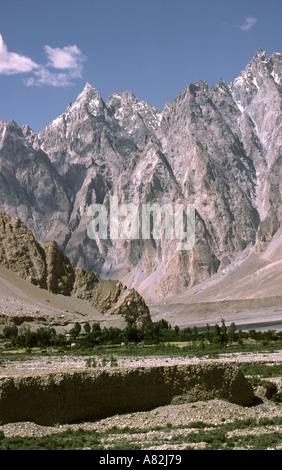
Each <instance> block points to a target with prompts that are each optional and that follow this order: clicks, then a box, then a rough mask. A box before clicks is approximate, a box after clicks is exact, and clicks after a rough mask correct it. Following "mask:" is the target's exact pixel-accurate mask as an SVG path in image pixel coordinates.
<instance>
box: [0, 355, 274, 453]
mask: <svg viewBox="0 0 282 470" xmlns="http://www.w3.org/2000/svg"><path fill="white" fill-rule="evenodd" d="M97 359H98V358H97ZM116 359H117V363H118V366H119V367H123V366H128V365H130V366H137V365H140V364H141V362H142V365H143V366H149V365H152V362H153V361H154V364H156V365H157V364H171V363H187V362H189V363H191V362H198V361H207V360H208V361H217V362H218V361H223V362H235V363H236V364H238V365H239V366H244V365H245V366H246V365H248V364H249V365H252V366H254V365H255V364H257V365H264V366H265V365H266V366H274V367H276V369H277V367H278V370H279V369H280V370H281V374H279V373H278V374H277V373H276V374H275V376H273V377H270V378H265V377H264V380H270V381H271V382H274V383H275V384H276V385H277V388H278V390H279V391H281V390H282V350H281V351H275V352H261V353H257V354H256V353H248V352H245V353H232V354H228V353H224V354H219V355H218V357H217V358H216V359H205V358H201V359H199V358H185V357H180V356H179V357H174V358H172V357H165V356H163V357H142V358H138V357H117V358H116ZM86 361H87V357H86V356H76V357H73V356H68V357H67V356H63V357H55V356H54V357H52V356H45V357H40V358H36V360H35V359H33V360H30V361H25V362H24V363H23V362H21V361H12V362H11V363H10V361H9V360H7V361H5V368H4V370H5V372H4V370H3V369H2V371H3V373H4V374H5V375H6V374H8V372H9V370H10V372H11V375H18V374H19V375H20V374H21V370H24V369H26V368H29V369H30V371H31V370H32V369H33V370H34V371H36V370H38V369H41V370H42V369H44V368H46V369H48V370H49V369H50V370H58V369H62V368H63V369H68V368H71V369H74V368H79V369H81V368H83V367H86ZM2 365H3V364H2ZM98 366H99V365H98ZM258 377H259V373H258ZM1 431H2V433H4V436H5V441H7V442H10V444H9V445H12V444H11V443H12V442H13V440H12V439H13V438H15V437H16V436H17V438H18V439H20V438H22V446H23V448H25V446H26V445H27V442H29V445H32V442H34V445H35V448H38V447H37V445H38V442H39V441H40V439H42V440H44V442H45V441H46V442H47V444H42V443H41V445H43V446H44V445H47V448H50V447H48V445H49V446H51V448H52V445H54V446H55V445H56V446H57V445H58V444H54V442H55V441H56V439H59V438H60V436H64V435H65V434H64V433H65V432H66V431H67V436H68V440H70V439H73V445H74V448H76V449H93V450H95V449H96V450H98V449H103V450H127V449H141V450H192V449H195V450H197V449H200V450H208V449H212V450H217V449H219V450H221V449H233V450H241V449H254V450H258V449H267V450H274V449H275V450H278V449H279V450H281V449H282V403H281V401H280V402H279V401H273V400H270V399H267V398H265V397H263V398H261V399H260V400H258V403H257V404H256V405H255V406H252V407H242V406H239V405H235V404H232V403H229V402H226V401H223V400H209V401H198V402H195V403H187V404H181V405H168V406H162V407H158V408H155V409H153V410H151V411H146V412H135V413H129V414H123V415H116V416H112V417H109V418H106V419H102V420H99V421H96V422H83V423H78V424H68V425H57V426H41V425H37V424H35V423H31V422H22V423H10V424H6V425H2V426H0V433H1ZM79 436H80V438H81V439H82V440H79ZM81 436H83V437H81ZM48 438H49V439H52V442H53V444H52V443H51V441H49V444H48ZM9 440H10V441H9ZM28 440H29V441H28ZM3 442H4V441H3ZM42 442H43V441H42ZM75 442H76V443H75ZM0 443H1V441H0ZM64 445H65V444H64ZM11 448H12V447H11ZM72 448H73V447H72Z"/></svg>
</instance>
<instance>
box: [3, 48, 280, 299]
mask: <svg viewBox="0 0 282 470" xmlns="http://www.w3.org/2000/svg"><path fill="white" fill-rule="evenodd" d="M280 77H281V54H278V53H274V54H272V55H271V56H269V55H268V54H267V53H266V52H265V51H263V50H259V51H258V52H257V53H256V54H255V56H254V57H253V58H252V60H251V61H250V63H249V64H248V65H247V66H246V68H245V70H243V71H242V72H241V73H240V75H239V76H238V77H237V78H235V80H234V81H233V82H232V83H230V84H227V83H225V82H224V81H223V80H221V81H220V83H218V84H215V85H214V86H213V87H212V88H209V87H208V84H207V83H206V82H205V81H199V82H197V83H194V84H190V85H188V86H187V87H186V88H185V89H184V90H183V91H182V92H180V93H179V95H178V96H177V97H176V98H175V100H173V101H172V102H169V103H167V104H166V105H165V107H164V109H163V111H162V112H161V111H160V110H158V109H156V108H155V107H153V106H150V105H149V104H148V103H145V102H144V101H142V100H140V99H138V98H136V97H135V96H134V95H133V94H132V93H131V92H130V91H126V90H123V91H122V92H121V93H119V94H114V95H112V96H111V97H110V98H109V99H108V101H107V103H105V102H104V101H103V99H102V97H101V96H100V95H99V93H98V91H97V90H95V88H93V87H92V86H90V85H89V84H87V85H86V86H85V88H84V90H83V91H82V92H81V93H80V94H79V96H78V97H77V100H76V101H75V102H74V103H71V104H70V105H69V106H68V108H67V109H66V110H65V112H64V113H63V114H62V115H61V116H59V117H58V118H57V119H55V120H54V121H52V122H51V123H50V124H49V125H48V126H47V127H46V128H45V129H43V130H42V132H40V133H39V134H38V135H37V134H35V133H34V132H32V130H31V129H29V128H28V127H27V126H23V127H22V128H20V127H19V126H17V124H16V123H15V122H12V123H6V122H4V121H1V122H0V209H1V210H3V211H4V212H6V213H8V214H10V215H13V216H18V217H20V218H21V220H23V222H24V223H26V225H27V226H28V227H29V228H30V229H32V231H33V233H34V234H35V236H36V239H37V240H39V241H40V242H46V241H50V240H55V241H56V242H57V243H58V245H59V247H60V248H61V249H63V251H64V252H65V253H66V255H67V256H68V258H69V259H70V261H71V263H72V264H73V265H74V266H75V267H76V268H81V269H85V270H86V271H94V272H95V274H96V275H97V276H99V277H103V278H105V279H118V280H120V281H122V282H123V283H126V284H127V285H128V286H130V287H134V288H136V289H138V291H139V292H140V293H142V294H143V293H146V295H147V296H148V297H150V298H151V299H152V300H158V299H159V298H162V297H168V296H170V295H176V294H178V293H180V292H182V291H184V290H185V289H187V287H192V286H194V285H196V284H198V283H200V282H201V281H203V280H205V279H207V278H209V277H210V276H212V275H213V274H215V273H216V272H218V271H219V270H220V269H222V268H223V267H224V266H226V263H230V262H233V261H234V259H235V258H236V256H237V255H238V254H240V253H242V251H243V250H244V249H246V248H248V247H249V248H250V247H256V250H257V251H258V252H262V251H264V250H265V249H266V247H267V245H268V244H269V242H270V241H271V240H272V238H273V236H274V234H275V233H276V232H277V231H278V230H279V227H280V225H281V220H282V219H281V210H282V200H281V181H282V178H281V154H282V152H281V150H282V149H281V142H282V139H281V96H282V95H281V78H280ZM111 195H116V196H117V197H118V201H119V203H120V204H124V203H134V204H135V205H137V206H138V208H141V206H142V205H143V204H145V203H146V204H153V203H157V204H160V205H162V204H164V203H168V204H171V205H175V204H177V203H178V204H183V205H184V206H185V205H186V204H187V203H190V204H195V208H196V242H195V246H194V248H193V250H189V251H188V252H185V251H181V250H180V251H178V250H176V249H175V248H176V244H175V242H174V240H173V241H172V240H167V239H166V238H165V235H164V231H163V232H162V235H161V238H160V239H153V238H151V239H149V240H142V239H141V237H140V239H139V240H124V239H117V240H112V239H110V238H108V239H106V240H100V241H98V242H96V240H91V239H90V238H89V237H88V236H87V230H86V229H87V224H88V222H89V221H90V219H89V218H88V217H87V209H88V207H89V206H90V205H91V204H93V203H98V204H103V205H104V206H105V207H106V208H108V207H109V200H110V196H111ZM144 286H145V287H144ZM148 286H149V288H147V287H148Z"/></svg>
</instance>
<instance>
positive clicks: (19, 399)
mask: <svg viewBox="0 0 282 470" xmlns="http://www.w3.org/2000/svg"><path fill="white" fill-rule="evenodd" d="M2 375H4V374H2ZM215 398H217V399H224V400H228V401H230V402H232V403H236V404H238V405H242V406H250V405H252V404H253V402H254V394H253V389H252V386H251V384H250V383H249V382H248V381H247V380H246V379H245V377H244V375H243V374H242V372H241V371H240V370H239V369H238V368H237V367H235V366H232V365H222V364H205V365H183V366H182V365H181V366H162V367H149V368H145V367H144V368H119V369H114V370H113V369H100V370H95V371H91V372H85V371H84V372H83V371H78V372H73V373H63V372H57V373H42V374H35V375H29V374H28V373H26V374H25V375H24V376H20V377H16V376H15V377H8V376H7V377H4V376H3V377H2V378H0V422H1V423H2V424H5V423H8V422H18V421H33V422H36V423H38V424H44V425H54V424H55V423H72V422H81V421H85V420H95V419H101V418H105V417H107V416H112V415H114V414H117V413H119V414H121V413H127V412H134V411H146V410H150V409H153V408H155V407H158V406H163V405H168V404H180V403H188V402H194V401H198V400H209V399H215Z"/></svg>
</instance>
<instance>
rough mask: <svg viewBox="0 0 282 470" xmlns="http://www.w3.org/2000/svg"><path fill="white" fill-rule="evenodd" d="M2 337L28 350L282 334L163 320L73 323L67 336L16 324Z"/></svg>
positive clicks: (231, 340)
mask: <svg viewBox="0 0 282 470" xmlns="http://www.w3.org/2000/svg"><path fill="white" fill-rule="evenodd" d="M2 337H3V338H5V339H9V340H10V341H11V343H12V345H13V346H18V347H25V348H32V347H41V348H42V347H60V346H68V345H70V344H71V343H73V342H75V343H76V346H77V347H81V348H91V347H95V346H99V345H110V344H111V345H114V344H122V343H124V344H129V343H141V342H143V343H144V344H160V343H169V342H175V341H179V342H183V341H200V342H202V343H204V342H208V344H221V345H226V344H227V343H234V342H238V343H242V341H243V338H252V339H255V340H267V341H275V340H281V339H282V332H279V333H277V332H275V331H274V330H269V331H265V332H256V331H255V330H249V331H248V332H242V331H241V330H239V331H237V327H236V325H235V323H231V325H230V326H229V327H228V328H227V327H226V325H225V321H224V320H222V321H221V325H218V324H216V325H215V326H214V327H213V328H211V327H210V326H209V325H208V324H207V325H206V329H205V331H204V332H201V333H200V332H199V331H198V329H197V328H196V327H193V328H192V329H191V328H184V329H180V328H179V327H178V326H175V327H174V328H172V327H171V325H170V324H169V323H168V322H167V321H166V320H160V321H158V322H152V323H150V324H149V325H148V326H146V327H142V328H137V327H136V326H135V325H134V324H132V323H130V322H128V324H127V327H126V328H125V329H120V328H113V327H109V328H106V327H104V328H101V326H100V324H99V323H93V325H92V326H91V325H90V324H89V323H88V322H87V323H85V324H84V325H83V326H81V324H80V323H75V325H74V327H73V328H72V329H71V330H70V331H69V332H68V334H65V335H63V334H57V333H56V331H55V329H54V328H44V327H42V328H38V329H37V330H36V331H31V330H30V329H29V328H24V329H22V330H21V331H19V330H18V327H17V326H16V325H11V326H6V327H5V328H4V330H3V335H2Z"/></svg>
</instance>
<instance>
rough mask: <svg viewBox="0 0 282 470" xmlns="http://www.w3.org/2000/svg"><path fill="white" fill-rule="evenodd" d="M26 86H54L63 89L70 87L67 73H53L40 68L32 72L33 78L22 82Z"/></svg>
mask: <svg viewBox="0 0 282 470" xmlns="http://www.w3.org/2000/svg"><path fill="white" fill-rule="evenodd" d="M24 83H25V85H26V86H28V87H30V86H43V85H48V86H54V87H65V86H69V85H72V81H71V79H70V76H69V75H68V74H67V73H54V72H50V70H48V69H47V68H45V67H40V69H39V70H36V71H34V73H33V76H32V77H29V78H28V79H26V80H24Z"/></svg>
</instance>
